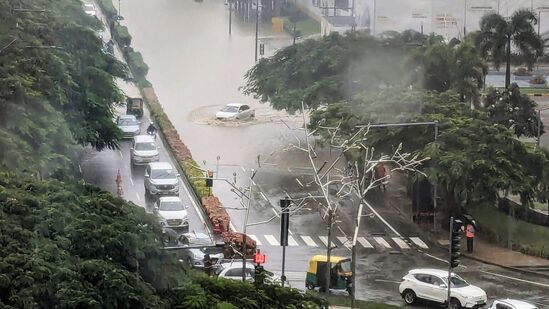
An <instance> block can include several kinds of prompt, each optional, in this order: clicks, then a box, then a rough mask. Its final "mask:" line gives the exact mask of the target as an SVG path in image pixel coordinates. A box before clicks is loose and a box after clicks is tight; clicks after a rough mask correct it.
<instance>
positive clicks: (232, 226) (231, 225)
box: [229, 221, 236, 232]
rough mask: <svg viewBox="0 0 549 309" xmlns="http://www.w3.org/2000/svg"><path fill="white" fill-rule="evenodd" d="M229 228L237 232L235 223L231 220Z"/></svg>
mask: <svg viewBox="0 0 549 309" xmlns="http://www.w3.org/2000/svg"><path fill="white" fill-rule="evenodd" d="M229 228H230V229H231V231H233V232H236V228H235V227H234V225H233V223H232V222H230V221H229Z"/></svg>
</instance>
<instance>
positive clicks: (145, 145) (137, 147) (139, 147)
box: [135, 142, 156, 151]
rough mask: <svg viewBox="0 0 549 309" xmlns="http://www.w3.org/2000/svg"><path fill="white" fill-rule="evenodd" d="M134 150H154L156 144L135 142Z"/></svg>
mask: <svg viewBox="0 0 549 309" xmlns="http://www.w3.org/2000/svg"><path fill="white" fill-rule="evenodd" d="M135 150H141V151H150V150H156V145H155V144H154V143H153V142H148V143H137V144H135Z"/></svg>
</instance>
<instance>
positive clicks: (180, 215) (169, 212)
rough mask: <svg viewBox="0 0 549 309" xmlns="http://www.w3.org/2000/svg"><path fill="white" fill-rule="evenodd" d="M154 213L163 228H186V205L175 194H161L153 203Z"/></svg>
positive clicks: (187, 224) (187, 226) (187, 219)
mask: <svg viewBox="0 0 549 309" xmlns="http://www.w3.org/2000/svg"><path fill="white" fill-rule="evenodd" d="M154 213H155V214H156V215H157V216H158V218H159V219H160V223H161V224H162V226H163V227H165V228H171V229H188V228H189V217H188V215H187V206H185V204H183V201H181V199H180V198H179V197H177V196H163V197H161V198H159V199H158V200H157V201H156V203H154Z"/></svg>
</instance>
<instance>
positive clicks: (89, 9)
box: [84, 3, 97, 16]
mask: <svg viewBox="0 0 549 309" xmlns="http://www.w3.org/2000/svg"><path fill="white" fill-rule="evenodd" d="M84 12H86V14H88V15H90V16H96V15H97V12H96V11H95V5H93V4H91V3H85V4H84Z"/></svg>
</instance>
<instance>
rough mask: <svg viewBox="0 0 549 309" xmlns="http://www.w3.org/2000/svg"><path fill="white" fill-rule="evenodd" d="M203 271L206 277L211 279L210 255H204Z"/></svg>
mask: <svg viewBox="0 0 549 309" xmlns="http://www.w3.org/2000/svg"><path fill="white" fill-rule="evenodd" d="M204 271H205V272H206V274H207V275H208V277H211V275H212V259H211V258H210V255H209V254H208V253H206V254H205V255H204Z"/></svg>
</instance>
